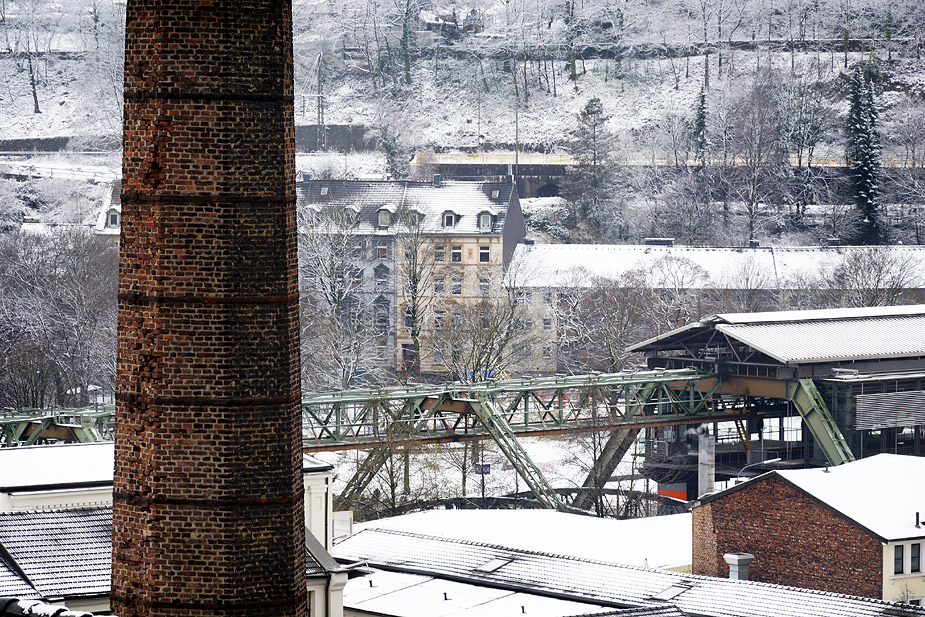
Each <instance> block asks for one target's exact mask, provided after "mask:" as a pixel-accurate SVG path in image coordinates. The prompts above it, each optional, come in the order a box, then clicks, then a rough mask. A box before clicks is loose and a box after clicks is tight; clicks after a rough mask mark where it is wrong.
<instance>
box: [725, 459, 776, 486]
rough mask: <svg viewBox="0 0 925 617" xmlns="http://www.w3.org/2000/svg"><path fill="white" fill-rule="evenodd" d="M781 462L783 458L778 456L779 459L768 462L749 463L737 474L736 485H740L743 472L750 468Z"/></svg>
mask: <svg viewBox="0 0 925 617" xmlns="http://www.w3.org/2000/svg"><path fill="white" fill-rule="evenodd" d="M780 461H781V458H780V457H779V456H778V457H777V458H772V459H768V460H766V461H758V462H757V463H749V464H748V465H746V466H745V467H743V468H742V469H740V470H739V473H737V474H736V481H735V483H736V484H739V476H741V475H742V472H743V471H745V470H746V469H748V468H749V467H754V466H755V465H770V464H771V463H779V462H780Z"/></svg>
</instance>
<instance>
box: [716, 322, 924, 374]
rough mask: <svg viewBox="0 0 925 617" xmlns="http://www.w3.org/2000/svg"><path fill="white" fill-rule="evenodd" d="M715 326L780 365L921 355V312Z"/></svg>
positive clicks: (922, 347)
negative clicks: (905, 315)
mask: <svg viewBox="0 0 925 617" xmlns="http://www.w3.org/2000/svg"><path fill="white" fill-rule="evenodd" d="M716 329H717V330H719V331H720V332H723V333H725V334H727V335H729V336H730V337H732V338H734V339H736V340H738V341H741V342H743V343H745V344H746V345H748V346H749V347H751V348H752V349H757V350H758V351H760V352H762V353H764V354H767V355H768V356H770V357H772V358H774V359H775V360H777V361H778V362H782V363H784V364H791V363H813V362H843V361H850V360H867V359H880V358H909V357H917V356H925V315H913V316H908V317H882V318H868V319H833V320H829V321H806V322H799V321H792V322H782V323H744V324H717V325H716Z"/></svg>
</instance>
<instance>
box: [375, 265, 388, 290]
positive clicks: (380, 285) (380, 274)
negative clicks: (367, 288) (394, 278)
mask: <svg viewBox="0 0 925 617" xmlns="http://www.w3.org/2000/svg"><path fill="white" fill-rule="evenodd" d="M388 290H389V269H388V268H377V269H376V291H379V292H382V291H388Z"/></svg>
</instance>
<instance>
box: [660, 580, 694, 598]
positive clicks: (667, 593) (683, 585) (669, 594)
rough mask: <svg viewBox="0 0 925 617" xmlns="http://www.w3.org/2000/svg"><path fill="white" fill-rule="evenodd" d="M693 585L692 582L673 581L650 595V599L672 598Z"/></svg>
mask: <svg viewBox="0 0 925 617" xmlns="http://www.w3.org/2000/svg"><path fill="white" fill-rule="evenodd" d="M693 586H694V584H693V583H691V582H689V581H681V582H679V583H675V584H674V585H672V586H671V587H669V588H668V589H665V590H663V591H660V592H658V593H657V594H655V595H654V596H652V597H651V598H650V599H652V600H671V599H672V598H675V597H677V596H679V595H681V594H682V593H684V592H685V591H687V590H688V589H690V588H691V587H693Z"/></svg>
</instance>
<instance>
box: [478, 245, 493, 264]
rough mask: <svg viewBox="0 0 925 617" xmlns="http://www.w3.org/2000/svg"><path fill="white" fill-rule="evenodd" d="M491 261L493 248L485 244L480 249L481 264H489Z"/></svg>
mask: <svg viewBox="0 0 925 617" xmlns="http://www.w3.org/2000/svg"><path fill="white" fill-rule="evenodd" d="M490 261H491V247H490V246H488V245H487V244H484V245H482V246H480V247H479V263H482V264H487V263H488V262H490Z"/></svg>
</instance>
